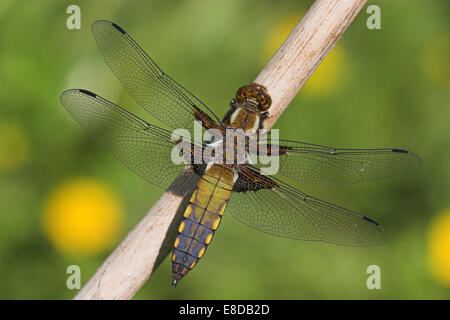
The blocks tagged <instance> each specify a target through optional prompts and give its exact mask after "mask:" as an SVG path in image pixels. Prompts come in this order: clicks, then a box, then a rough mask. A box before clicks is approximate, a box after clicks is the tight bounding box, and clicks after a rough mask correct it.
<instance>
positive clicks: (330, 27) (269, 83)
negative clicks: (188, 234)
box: [75, 0, 366, 299]
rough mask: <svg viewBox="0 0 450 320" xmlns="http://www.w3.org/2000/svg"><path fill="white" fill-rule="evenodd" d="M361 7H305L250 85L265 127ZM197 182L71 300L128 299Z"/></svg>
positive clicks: (176, 192)
mask: <svg viewBox="0 0 450 320" xmlns="http://www.w3.org/2000/svg"><path fill="white" fill-rule="evenodd" d="M365 3H366V0H316V1H315V3H314V4H313V5H312V6H311V8H310V9H309V11H308V13H307V14H306V15H305V16H304V17H303V19H302V20H301V21H300V23H298V24H297V26H296V27H295V29H294V30H293V31H292V32H291V34H290V35H289V37H288V38H287V39H286V41H285V42H284V43H283V44H282V46H281V47H280V48H279V49H278V51H277V52H276V53H275V55H274V56H273V57H272V59H271V60H270V61H269V63H268V64H267V65H266V67H265V68H264V69H263V70H262V71H261V73H260V74H259V75H258V77H257V78H256V79H255V81H254V82H256V83H258V84H262V85H264V86H265V87H266V88H267V90H268V92H269V94H270V95H271V97H272V107H271V108H270V110H269V111H270V117H269V118H268V119H267V120H266V122H265V123H264V127H265V128H266V129H269V128H270V127H272V125H273V124H274V123H275V121H276V120H277V119H278V118H279V117H280V115H281V113H282V112H283V111H284V110H285V109H286V107H287V106H288V104H289V103H290V102H291V100H292V99H293V98H294V97H295V95H296V94H297V92H298V91H299V90H300V88H301V87H302V85H303V84H304V83H305V81H306V80H307V79H308V78H309V77H310V76H311V74H312V73H313V72H314V70H315V69H316V68H317V66H318V65H319V64H320V63H321V62H322V60H323V59H324V57H325V56H326V55H327V54H328V52H329V51H330V50H331V49H332V48H333V47H334V45H335V44H336V42H337V41H338V40H339V38H340V37H341V35H342V33H343V32H344V31H345V30H346V29H347V27H348V26H349V25H350V23H351V22H352V21H353V19H354V18H355V17H356V15H357V14H358V12H359V11H360V10H361V8H362V7H363V6H364V4H365ZM197 181H198V177H196V175H194V174H192V172H190V171H189V170H186V171H185V172H184V173H183V174H182V175H181V176H180V177H179V178H177V179H176V180H175V181H174V183H173V184H172V186H171V187H170V188H169V189H168V190H167V191H166V192H165V193H164V194H163V195H162V197H161V198H160V199H159V200H158V202H157V203H156V204H155V205H154V206H153V207H152V208H151V210H150V211H149V212H148V213H147V215H146V216H145V217H144V218H143V219H142V220H141V221H140V222H139V224H138V225H137V226H136V227H135V228H134V229H133V230H131V231H130V232H129V233H128V235H127V237H126V238H125V240H123V241H122V243H121V244H120V245H119V246H118V247H117V248H116V249H115V250H114V251H113V253H111V255H110V256H109V257H108V259H107V260H106V261H105V262H104V263H103V264H102V266H101V267H100V268H99V269H98V270H97V272H96V273H95V274H94V276H92V278H91V279H90V280H89V281H88V282H87V283H86V285H85V286H84V287H83V288H82V289H81V290H80V292H78V294H77V295H76V296H75V299H131V298H132V297H133V296H134V295H135V294H136V292H137V291H138V290H139V288H140V287H141V286H142V285H143V284H144V283H145V282H146V281H147V279H148V278H149V276H150V275H151V273H152V272H153V271H154V270H155V269H156V268H157V267H158V266H159V264H160V263H161V262H162V261H163V259H164V258H165V257H166V256H167V254H168V253H169V252H170V250H171V249H172V245H173V243H174V240H175V236H176V230H177V228H178V225H179V223H180V221H181V218H182V213H183V211H184V210H183V209H184V207H185V205H186V200H187V197H186V196H187V195H189V194H191V193H192V191H193V190H194V188H195V185H196V182H197ZM187 185H189V186H190V188H186V186H187ZM169 283H170V277H169V276H168V280H167V285H169Z"/></svg>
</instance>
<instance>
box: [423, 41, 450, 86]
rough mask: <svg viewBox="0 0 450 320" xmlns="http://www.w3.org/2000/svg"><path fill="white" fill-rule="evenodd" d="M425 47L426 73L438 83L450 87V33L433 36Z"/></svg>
mask: <svg viewBox="0 0 450 320" xmlns="http://www.w3.org/2000/svg"><path fill="white" fill-rule="evenodd" d="M424 48H425V50H424V52H423V55H422V59H423V60H422V67H423V69H424V72H425V74H426V75H427V76H428V77H429V78H430V79H431V80H433V81H434V82H435V83H436V84H437V85H440V86H442V87H447V88H450V64H449V63H448V57H449V55H450V34H444V35H440V36H438V37H436V38H433V39H432V40H431V41H429V42H428V43H427V44H426V45H425V46H424Z"/></svg>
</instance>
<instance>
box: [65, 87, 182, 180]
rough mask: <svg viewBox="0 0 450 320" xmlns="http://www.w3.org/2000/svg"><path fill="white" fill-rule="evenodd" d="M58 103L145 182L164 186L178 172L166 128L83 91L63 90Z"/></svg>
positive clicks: (178, 168) (179, 171) (169, 135)
mask: <svg viewBox="0 0 450 320" xmlns="http://www.w3.org/2000/svg"><path fill="white" fill-rule="evenodd" d="M61 103H62V105H63V106H64V107H65V108H66V109H67V111H69V113H70V114H71V115H72V116H73V117H74V118H75V119H76V120H77V121H78V122H79V123H80V124H81V125H82V126H83V127H84V128H85V129H86V130H87V131H88V132H89V133H90V134H91V135H93V136H94V137H95V138H96V139H97V140H98V141H99V142H101V143H102V144H103V145H104V146H105V147H106V148H107V149H109V150H110V151H111V152H112V153H113V154H114V155H115V156H117V157H118V158H119V159H120V161H121V162H122V163H123V164H124V165H125V166H127V167H128V168H130V169H131V170H132V171H134V172H135V173H136V174H138V175H139V176H141V177H142V178H144V179H146V180H148V181H149V182H151V183H153V184H155V185H157V186H160V187H162V188H166V187H168V186H169V185H170V184H171V183H172V182H173V180H174V179H175V178H176V177H177V176H178V175H179V174H180V173H181V172H182V170H183V168H184V164H183V163H181V164H178V165H177V164H175V163H174V162H173V161H172V159H171V152H172V150H173V148H174V146H175V145H176V144H175V143H174V142H172V140H171V133H170V132H169V131H167V130H164V129H162V128H159V127H157V126H153V125H151V124H149V123H148V122H146V121H145V120H143V119H140V118H139V117H137V116H135V115H133V114H132V113H130V112H128V111H126V110H124V109H122V108H121V107H119V106H117V105H115V104H114V103H112V102H110V101H108V100H106V99H104V98H102V97H100V96H98V95H96V94H94V93H92V92H89V91H87V90H82V89H70V90H66V91H64V92H63V93H62V95H61Z"/></svg>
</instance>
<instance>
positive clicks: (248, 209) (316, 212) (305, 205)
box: [227, 171, 387, 246]
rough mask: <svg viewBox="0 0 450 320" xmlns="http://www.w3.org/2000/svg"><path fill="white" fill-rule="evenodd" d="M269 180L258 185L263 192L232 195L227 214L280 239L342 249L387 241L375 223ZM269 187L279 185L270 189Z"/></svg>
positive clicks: (235, 193) (246, 172) (382, 231)
mask: <svg viewBox="0 0 450 320" xmlns="http://www.w3.org/2000/svg"><path fill="white" fill-rule="evenodd" d="M240 174H244V175H247V176H248V177H249V178H250V179H252V180H253V179H254V177H251V176H254V175H255V173H252V172H251V171H243V172H241V173H240ZM267 179H269V178H267V177H265V178H264V180H265V182H264V180H263V181H262V182H257V184H259V183H261V185H260V187H261V189H260V190H257V191H252V190H247V191H241V192H233V194H232V196H231V199H230V201H229V204H228V206H227V211H228V212H230V213H231V214H232V215H233V216H234V217H235V218H236V219H237V220H239V221H240V222H242V223H244V224H247V225H249V226H250V227H252V228H255V229H257V230H259V231H262V232H265V233H268V234H272V235H275V236H279V237H285V238H291V239H296V240H313V241H325V242H331V243H335V244H338V245H342V246H379V245H383V244H385V243H386V242H387V234H386V232H385V231H384V229H383V228H382V227H381V226H380V225H379V224H378V223H377V222H376V221H374V220H372V219H370V218H368V217H365V216H363V215H361V214H359V213H356V212H353V211H350V210H347V209H344V208H342V207H339V206H336V205H334V204H331V203H328V202H325V201H322V200H319V199H317V198H314V197H311V196H308V195H306V194H305V193H303V192H301V191H299V190H297V189H295V188H294V187H292V186H289V185H288V184H286V183H283V182H282V181H280V180H277V179H274V178H270V179H269V180H267ZM267 181H271V182H270V183H269V182H267ZM269 184H276V186H275V187H272V188H270V189H267V187H268V185H269ZM241 187H242V186H241ZM250 188H255V185H253V186H250ZM256 188H257V187H256Z"/></svg>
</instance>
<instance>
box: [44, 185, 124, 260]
mask: <svg viewBox="0 0 450 320" xmlns="http://www.w3.org/2000/svg"><path fill="white" fill-rule="evenodd" d="M122 218H123V216H122V209H121V204H120V202H119V200H118V199H117V196H116V195H115V194H114V192H113V191H111V190H110V189H109V188H108V187H107V186H106V185H104V184H103V183H102V182H100V181H97V180H95V179H91V178H77V179H72V180H69V181H67V182H65V183H63V184H62V185H60V186H59V187H57V188H56V190H54V191H53V192H52V193H51V194H50V196H49V197H48V199H47V201H46V205H45V209H44V215H43V219H42V227H43V231H44V234H45V235H46V236H47V238H48V239H49V240H50V241H51V243H52V244H53V245H54V246H55V247H56V248H57V249H59V250H60V251H62V252H64V253H66V254H76V255H83V256H88V255H93V254H96V253H98V252H101V251H103V250H105V249H107V248H109V247H110V246H111V245H112V244H113V243H114V242H115V240H116V239H117V236H118V234H119V231H120V229H121V226H122Z"/></svg>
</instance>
